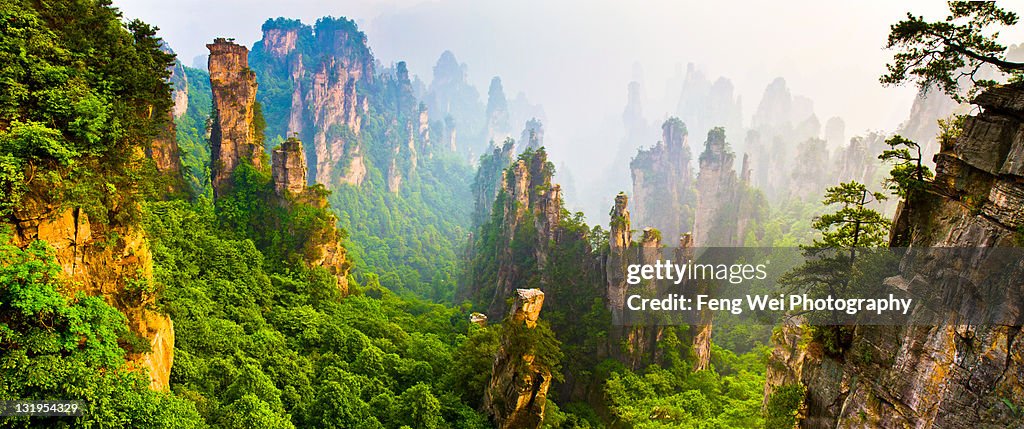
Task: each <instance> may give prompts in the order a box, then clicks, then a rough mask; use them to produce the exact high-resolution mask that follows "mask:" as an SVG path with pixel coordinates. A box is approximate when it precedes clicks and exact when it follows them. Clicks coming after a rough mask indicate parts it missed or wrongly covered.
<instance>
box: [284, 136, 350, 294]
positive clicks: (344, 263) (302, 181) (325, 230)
mask: <svg viewBox="0 0 1024 429" xmlns="http://www.w3.org/2000/svg"><path fill="white" fill-rule="evenodd" d="M272 160H273V161H272V165H273V168H272V169H271V181H272V182H273V185H274V192H275V194H276V198H275V199H274V200H273V204H277V205H280V206H282V207H286V208H290V207H294V206H296V205H300V204H304V205H309V206H313V207H316V208H319V209H326V208H327V206H328V204H327V196H326V193H325V192H324V190H323V186H321V185H314V186H306V158H305V152H304V151H303V150H302V141H301V140H299V139H297V138H295V137H290V138H288V140H285V142H284V143H282V144H281V146H280V147H278V148H277V149H274V152H273V158H272ZM336 224H337V219H336V218H335V216H334V215H333V214H330V215H329V216H328V222H325V223H324V225H323V226H322V227H319V228H318V229H317V230H314V231H311V232H310V234H309V239H308V240H307V241H306V242H304V243H303V249H302V250H303V251H302V253H303V255H304V262H305V264H306V265H307V266H309V267H313V268H316V267H320V268H324V269H326V270H327V272H328V273H330V274H331V275H332V276H334V278H335V279H336V281H337V283H336V285H337V288H338V290H339V291H340V292H341V295H342V296H345V295H348V273H349V271H350V269H351V263H349V261H348V257H347V250H346V249H345V247H344V246H343V245H342V243H341V233H340V231H339V230H338V227H337V226H336Z"/></svg>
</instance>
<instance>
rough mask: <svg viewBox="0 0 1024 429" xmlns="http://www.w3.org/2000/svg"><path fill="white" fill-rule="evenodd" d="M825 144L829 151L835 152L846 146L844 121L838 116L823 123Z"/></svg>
mask: <svg viewBox="0 0 1024 429" xmlns="http://www.w3.org/2000/svg"><path fill="white" fill-rule="evenodd" d="M825 143H827V144H828V148H829V150H835V149H837V148H839V147H840V146H843V145H845V144H846V121H843V118H840V117H838V116H833V117H831V118H828V121H826V122H825Z"/></svg>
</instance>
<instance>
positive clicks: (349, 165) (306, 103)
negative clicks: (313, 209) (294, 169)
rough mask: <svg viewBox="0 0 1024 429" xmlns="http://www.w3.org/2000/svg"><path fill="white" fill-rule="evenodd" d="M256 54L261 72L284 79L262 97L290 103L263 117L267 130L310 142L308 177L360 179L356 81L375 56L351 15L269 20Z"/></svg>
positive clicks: (367, 73)
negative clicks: (307, 21)
mask: <svg viewBox="0 0 1024 429" xmlns="http://www.w3.org/2000/svg"><path fill="white" fill-rule="evenodd" d="M253 56H254V68H255V69H256V72H257V73H258V74H259V75H260V76H261V79H263V80H265V81H269V82H274V84H276V85H281V86H280V87H275V88H274V89H276V90H277V91H274V92H273V93H268V94H262V93H261V95H260V97H261V99H262V98H266V100H267V102H266V103H265V104H267V105H287V106H290V108H289V109H287V111H285V112H280V113H281V114H279V115H277V117H272V118H268V120H267V125H268V134H269V135H272V136H273V135H280V136H282V137H283V136H285V135H290V134H292V133H297V134H298V137H299V138H301V139H303V140H305V141H306V142H311V143H310V144H309V145H308V147H307V148H306V150H307V152H306V156H307V165H308V167H309V168H308V170H309V172H308V175H309V182H310V183H321V184H324V185H327V186H333V185H335V184H340V183H344V184H349V185H360V184H362V182H363V180H364V179H365V177H366V165H365V159H364V158H363V148H361V147H360V143H359V142H360V135H361V133H362V125H363V124H362V115H363V114H364V113H366V112H367V110H368V108H369V106H368V100H367V99H366V98H365V97H363V96H360V95H358V94H357V92H356V88H357V87H358V86H360V85H363V84H367V83H369V82H372V81H373V57H372V55H371V54H370V51H369V48H367V46H366V36H365V35H364V34H363V33H362V32H360V31H358V30H357V29H356V26H355V23H354V22H352V21H350V20H347V19H345V18H324V19H320V20H318V21H317V23H316V26H315V27H312V28H311V27H310V26H307V25H305V24H302V23H301V22H299V21H294V20H286V19H281V18H279V19H276V20H270V21H267V22H266V23H265V24H264V25H263V39H262V40H260V41H259V42H257V43H256V44H255V45H254V46H253ZM279 98H280V99H279Z"/></svg>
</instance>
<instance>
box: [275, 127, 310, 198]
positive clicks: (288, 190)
mask: <svg viewBox="0 0 1024 429" xmlns="http://www.w3.org/2000/svg"><path fill="white" fill-rule="evenodd" d="M271 164H272V167H271V176H272V178H273V181H274V191H275V192H277V194H278V195H281V196H284V195H299V194H301V193H302V192H303V191H305V190H306V153H305V152H304V151H303V150H302V141H300V140H299V139H297V138H294V137H290V138H288V140H285V142H284V143H281V146H280V147H278V148H277V149H274V152H273V153H272V155H271Z"/></svg>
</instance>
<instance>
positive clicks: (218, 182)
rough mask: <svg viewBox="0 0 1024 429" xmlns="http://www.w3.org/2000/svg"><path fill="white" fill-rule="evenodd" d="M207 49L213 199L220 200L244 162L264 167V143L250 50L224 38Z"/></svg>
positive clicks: (215, 41) (217, 40) (228, 189)
mask: <svg viewBox="0 0 1024 429" xmlns="http://www.w3.org/2000/svg"><path fill="white" fill-rule="evenodd" d="M206 47H207V48H209V50H210V60H209V68H210V86H211V89H212V90H213V110H214V118H213V127H212V129H211V132H210V149H211V153H210V156H211V166H210V172H211V174H212V176H213V177H212V178H211V183H212V185H213V194H214V196H215V197H221V196H224V195H225V194H227V193H228V192H229V191H230V189H231V174H232V173H233V172H234V171H235V168H236V167H238V166H239V165H241V163H242V162H250V163H252V165H254V166H256V167H257V168H261V169H262V168H263V166H262V163H263V143H262V133H261V132H258V131H257V130H256V129H255V121H254V118H255V112H256V74H255V73H253V71H252V70H250V69H249V50H248V49H246V47H245V46H241V45H238V44H236V43H235V42H233V41H231V40H228V39H222V38H218V39H216V40H214V42H213V43H211V44H208V45H206ZM257 133H259V135H257Z"/></svg>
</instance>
